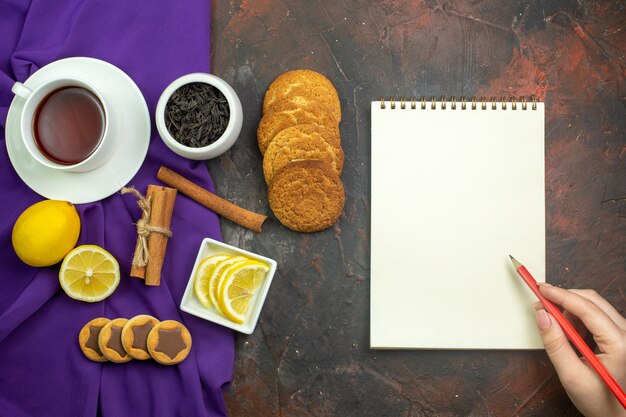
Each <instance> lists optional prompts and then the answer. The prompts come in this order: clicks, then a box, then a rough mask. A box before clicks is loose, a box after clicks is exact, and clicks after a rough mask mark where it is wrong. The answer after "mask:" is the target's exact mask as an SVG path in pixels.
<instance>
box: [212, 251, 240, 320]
mask: <svg viewBox="0 0 626 417" xmlns="http://www.w3.org/2000/svg"><path fill="white" fill-rule="evenodd" d="M246 260H248V258H247V257H245V256H239V255H238V256H232V257H231V258H230V259H226V260H225V261H220V262H218V264H217V265H216V266H215V269H214V270H213V273H212V274H211V278H210V280H209V298H210V299H211V303H212V305H213V307H215V309H216V310H217V311H218V312H220V313H222V314H224V312H223V311H222V309H221V308H220V303H219V300H218V299H217V298H218V294H219V293H218V285H219V282H220V281H221V280H222V276H223V274H224V273H225V272H226V271H227V270H228V268H229V267H231V266H232V265H235V264H238V263H240V262H245V261H246Z"/></svg>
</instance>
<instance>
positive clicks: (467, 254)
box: [370, 101, 545, 349]
mask: <svg viewBox="0 0 626 417" xmlns="http://www.w3.org/2000/svg"><path fill="white" fill-rule="evenodd" d="M371 145H372V161H371V193H372V194H371V195H372V199H371V213H372V217H371V296H370V297H371V305H370V309H371V311H370V313H371V318H370V320H371V321H370V326H371V343H370V345H371V347H372V348H381V349H385V348H390V349H393V348H418V349H539V348H542V346H543V345H542V344H541V340H540V338H539V335H538V332H537V327H536V324H535V318H534V311H533V308H532V304H533V303H534V302H535V301H536V298H535V296H534V295H533V294H532V292H531V291H530V290H529V289H528V288H527V287H526V285H525V284H524V282H523V281H522V279H521V278H519V277H518V276H517V275H516V273H515V271H514V269H513V267H512V265H511V262H510V260H509V256H508V255H509V254H511V255H513V256H514V257H516V259H518V260H519V261H520V262H522V263H523V264H525V266H526V267H527V268H528V269H529V271H531V273H532V274H533V275H534V276H535V278H536V279H537V280H538V281H543V280H544V277H545V202H544V199H545V197H544V105H543V103H537V109H536V110H532V109H531V105H530V104H529V105H528V108H527V110H522V109H521V104H519V103H518V104H517V110H512V109H511V103H508V105H507V110H502V109H501V105H500V104H498V109H497V110H492V109H491V105H488V106H487V109H486V110H482V109H481V106H480V103H479V104H478V108H477V109H476V110H471V109H470V104H469V103H468V105H467V109H466V110H461V105H460V103H459V104H458V105H457V108H456V110H452V109H451V106H450V103H448V105H447V108H446V109H445V110H443V109H441V104H440V103H437V108H436V109H434V110H433V109H431V108H430V103H427V106H426V109H421V106H420V103H417V109H411V108H410V105H408V104H407V106H406V109H401V108H400V105H399V103H396V108H395V109H391V108H390V103H389V102H387V104H386V109H381V108H380V102H378V101H377V102H373V103H372V136H371Z"/></svg>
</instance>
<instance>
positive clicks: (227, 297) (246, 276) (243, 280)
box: [219, 260, 269, 324]
mask: <svg viewBox="0 0 626 417" xmlns="http://www.w3.org/2000/svg"><path fill="white" fill-rule="evenodd" d="M268 271H269V266H267V265H266V264H264V263H263V262H259V261H252V260H251V261H246V262H242V263H241V264H237V265H236V266H233V267H232V268H230V270H229V271H228V272H227V273H226V274H225V276H224V282H223V283H224V285H223V286H222V288H221V291H220V293H219V295H220V296H219V302H220V308H221V310H222V311H223V312H224V314H225V315H226V317H228V318H229V319H231V320H232V321H234V322H235V323H238V324H243V322H244V321H245V318H246V313H247V312H248V308H249V307H250V301H251V300H252V297H253V296H254V293H255V290H256V289H257V288H258V287H259V286H260V285H261V284H262V283H263V281H264V280H265V277H266V275H267V272H268Z"/></svg>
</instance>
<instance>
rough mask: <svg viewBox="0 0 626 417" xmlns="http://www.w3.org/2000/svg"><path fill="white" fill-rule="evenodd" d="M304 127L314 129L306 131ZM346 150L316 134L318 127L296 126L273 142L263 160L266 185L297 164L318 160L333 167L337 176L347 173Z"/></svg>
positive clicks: (280, 133) (284, 131)
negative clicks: (296, 162)
mask: <svg viewBox="0 0 626 417" xmlns="http://www.w3.org/2000/svg"><path fill="white" fill-rule="evenodd" d="M301 126H307V127H311V129H308V128H305V129H302V128H301ZM343 159H344V155H343V150H342V149H341V148H340V147H338V148H335V147H333V146H332V145H331V144H330V143H328V142H327V141H326V140H325V139H324V137H323V136H322V135H321V134H320V133H318V132H317V131H316V126H315V125H296V126H292V127H289V128H287V129H285V130H282V131H280V132H279V133H278V134H277V135H276V136H275V137H274V140H273V141H271V142H270V144H269V146H268V147H267V150H266V151H265V156H264V157H263V174H264V175H265V182H266V183H268V184H269V183H270V182H271V180H272V177H273V176H274V174H275V173H276V172H277V171H278V170H280V169H281V168H282V167H284V166H285V165H287V164H288V163H290V162H293V161H311V160H317V161H321V162H324V163H325V164H327V165H328V166H330V167H332V169H333V171H335V173H337V175H340V174H341V170H342V169H343Z"/></svg>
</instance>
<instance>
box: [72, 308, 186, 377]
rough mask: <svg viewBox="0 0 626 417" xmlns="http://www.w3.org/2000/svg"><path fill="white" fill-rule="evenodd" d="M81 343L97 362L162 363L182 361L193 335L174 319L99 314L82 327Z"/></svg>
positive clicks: (79, 336) (144, 315)
mask: <svg viewBox="0 0 626 417" xmlns="http://www.w3.org/2000/svg"><path fill="white" fill-rule="evenodd" d="M78 344H79V345H80V348H81V350H82V351H83V353H84V354H85V356H86V357H87V358H89V359H91V360H92V361H95V362H106V361H111V362H115V363H123V362H128V361H130V360H132V359H138V360H146V359H150V358H152V359H154V360H155V361H157V362H159V363H160V364H163V365H175V364H177V363H180V362H182V361H183V360H184V359H185V358H186V357H187V355H188V354H189V351H190V350H191V334H190V333H189V330H187V328H186V327H185V326H184V325H183V324H181V323H179V322H177V321H175V320H165V321H159V320H157V319H156V318H154V317H152V316H148V315H146V314H142V315H139V316H135V317H133V318H132V319H130V320H128V319H124V318H118V319H113V320H109V319H107V318H104V317H99V318H96V319H93V320H91V321H90V322H89V323H87V324H85V326H84V327H83V328H82V329H81V330H80V333H79V334H78Z"/></svg>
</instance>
